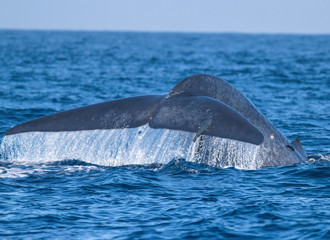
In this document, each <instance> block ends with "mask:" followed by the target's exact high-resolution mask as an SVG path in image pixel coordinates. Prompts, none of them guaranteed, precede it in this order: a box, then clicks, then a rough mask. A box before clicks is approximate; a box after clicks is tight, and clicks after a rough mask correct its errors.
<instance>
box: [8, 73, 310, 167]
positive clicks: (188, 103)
mask: <svg viewBox="0 0 330 240" xmlns="http://www.w3.org/2000/svg"><path fill="white" fill-rule="evenodd" d="M103 130H108V131H109V134H108V135H109V136H110V135H111V136H112V137H108V141H109V143H110V144H109V146H108V148H109V150H111V148H112V150H111V151H110V152H111V154H110V155H109V153H108V155H107V158H108V162H107V163H105V162H100V161H99V162H96V163H100V164H101V165H109V166H118V165H125V164H148V163H164V164H166V163H168V162H170V161H171V160H172V159H174V158H178V157H183V158H185V159H186V160H188V161H193V162H197V163H204V164H208V165H211V166H217V167H237V168H241V169H258V168H264V167H271V166H277V165H290V164H295V163H299V162H302V161H305V160H306V159H307V156H306V153H305V152H304V150H303V148H302V147H301V145H300V141H299V139H298V138H297V139H296V140H294V141H293V142H290V141H289V140H288V139H287V138H286V137H284V136H283V135H282V134H281V133H280V132H279V131H278V130H277V129H276V128H275V127H274V126H273V125H272V124H271V123H270V121H269V120H268V119H267V118H266V117H265V116H264V115H263V114H262V113H260V112H259V111H258V110H257V109H256V107H255V106H254V105H253V104H252V103H251V102H250V101H249V100H248V99H247V98H246V97H245V96H244V95H243V94H242V93H241V92H239V91H238V90H237V89H235V88H234V87H233V86H231V85H230V84H229V83H227V82H225V81H224V80H222V79H219V78H216V77H213V76H209V75H204V74H198V75H193V76H190V77H188V78H186V79H184V80H182V81H181V82H180V83H178V84H177V85H176V86H175V87H174V88H173V89H172V90H171V91H170V92H169V94H167V95H148V96H138V97H131V98H124V99H118V100H113V101H109V102H104V103H99V104H94V105H90V106H86V107H81V108H77V109H73V110H68V111H64V112H60V113H55V114H52V115H49V116H45V117H41V118H38V119H35V120H32V121H29V122H26V123H23V124H20V125H18V126H16V127H14V128H12V129H10V130H9V131H7V132H6V133H5V138H6V137H7V138H9V137H11V136H19V135H24V134H28V133H35V134H48V135H49V134H50V135H51V134H56V133H70V132H71V133H79V132H85V135H86V133H88V132H90V133H91V134H92V133H93V136H94V137H97V134H101V132H103ZM95 131H96V133H95ZM95 134H96V135H95ZM125 134H126V135H127V136H128V137H123V136H124V135H125ZM85 135H84V136H85ZM40 136H41V135H40ZM43 136H44V135H43ZM54 136H55V135H54ZM70 136H71V135H70V134H69V135H68V134H67V135H66V138H70ZM72 136H75V137H72ZM72 136H71V137H72V140H71V142H72V141H78V140H77V139H78V138H79V139H80V140H79V141H84V140H83V138H82V137H77V135H72ZM38 138H41V137H38ZM119 138H123V139H119ZM16 141H18V140H16ZM20 141H22V140H20ZM89 141H91V140H90V139H89ZM46 142H47V141H46V140H44V141H43V143H42V144H44V145H45V144H48V145H49V141H48V143H46ZM111 142H114V143H113V144H112V143H111ZM42 144H41V145H42ZM16 145H17V143H16ZM39 145H40V144H39ZM39 145H38V146H39ZM76 145H77V144H76ZM78 145H79V143H78ZM90 146H91V147H93V148H97V145H95V144H94V145H93V144H91V145H90ZM132 146H134V147H132ZM49 147H52V146H45V148H49ZM114 148H117V149H121V150H120V152H119V151H117V149H114ZM148 148H149V149H148ZM65 151H66V150H65V149H63V150H61V152H62V155H61V156H63V152H65ZM76 151H79V149H78V150H76ZM81 151H86V147H84V149H81ZM40 152H41V151H40ZM105 152H106V151H105ZM125 152H126V153H125ZM137 152H138V153H139V154H140V155H139V156H140V158H139V157H138V155H137ZM123 154H124V155H123ZM134 154H136V155H134ZM85 155H88V154H85ZM72 156H73V155H69V156H67V157H68V158H70V157H72ZM41 157H42V156H41ZM63 157H65V156H63ZM73 157H75V156H73ZM77 157H78V158H79V156H77ZM95 157H96V156H95ZM80 158H83V157H82V156H81V157H80ZM124 158H127V159H128V158H130V160H129V161H128V160H127V161H126V160H123V159H124ZM132 158H133V159H132ZM134 158H136V159H138V158H139V160H134ZM143 159H144V160H143ZM82 160H84V159H82ZM111 161H113V162H111Z"/></svg>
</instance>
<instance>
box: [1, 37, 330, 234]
mask: <svg viewBox="0 0 330 240" xmlns="http://www.w3.org/2000/svg"><path fill="white" fill-rule="evenodd" d="M196 73H205V74H210V75H214V76H217V77H221V78H223V79H225V80H227V81H228V82H230V83H231V84H232V85H234V86H235V87H236V88H238V89H239V90H240V91H241V92H243V93H244V94H245V95H246V96H247V97H248V98H249V99H250V100H251V101H252V102H253V103H254V104H255V105H256V106H257V108H258V109H259V110H260V111H261V112H262V113H264V114H265V115H266V116H267V117H268V118H269V119H270V120H271V121H272V123H273V124H274V125H275V126H276V127H277V128H278V129H279V130H280V131H281V132H282V133H283V134H284V135H285V136H286V137H288V138H289V139H291V140H293V139H294V138H295V137H297V136H299V137H300V139H301V142H302V145H303V147H304V149H305V151H306V153H307V154H308V155H309V160H308V162H306V163H301V164H297V165H293V166H278V167H272V168H266V169H260V170H253V171H246V170H238V169H234V168H226V169H221V168H213V167H210V166H206V165H199V164H194V163H191V162H187V161H185V159H173V161H171V162H170V163H169V164H167V165H165V166H164V165H140V166H125V167H104V166H99V165H93V164H88V163H86V162H82V161H79V159H69V160H68V159H62V160H59V162H56V163H47V162H45V163H42V162H41V163H38V164H33V163H31V164H29V163H26V164H15V163H12V162H10V161H8V160H7V159H5V158H4V157H3V156H4V153H0V154H1V155H0V238H1V239H64V238H68V239H330V144H329V143H330V111H329V110H330V35H262V34H259V35H253V34H197V33H191V34H188V33H185V34H183V33H135V32H60V31H9V30H8V31H4V30H2V31H0V138H3V135H4V133H5V132H6V131H7V130H8V129H10V128H11V127H13V126H15V125H17V124H19V123H22V122H25V121H28V120H31V119H34V118H37V117H41V116H44V115H48V114H51V113H55V112H58V111H63V110H67V109H72V108H75V107H80V106H84V105H89V104H93V103H99V102H103V101H108V100H111V99H117V98H122V97H130V96H136V95H145V94H166V93H167V92H169V91H170V89H171V88H172V87H173V86H174V85H175V84H177V83H178V82H179V81H181V80H182V79H184V78H186V77H188V76H190V75H192V74H196ZM54 144H56V143H54Z"/></svg>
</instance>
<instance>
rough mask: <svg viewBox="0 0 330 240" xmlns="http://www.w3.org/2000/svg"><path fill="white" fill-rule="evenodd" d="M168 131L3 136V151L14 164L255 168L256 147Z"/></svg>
mask: <svg viewBox="0 0 330 240" xmlns="http://www.w3.org/2000/svg"><path fill="white" fill-rule="evenodd" d="M194 136H195V134H194V133H190V132H184V131H176V130H169V129H152V128H150V127H149V126H148V125H144V126H142V127H138V128H126V129H110V130H86V131H72V132H28V133H20V134H15V135H9V136H5V137H4V138H3V141H2V144H1V151H2V154H3V155H4V157H5V159H6V160H7V161H10V162H13V163H19V164H22V163H27V164H43V163H46V162H47V163H48V162H54V161H61V160H66V159H77V160H82V161H84V162H87V163H92V164H97V165H101V166H122V165H131V164H144V165H147V164H152V163H159V164H166V163H168V162H169V161H171V160H172V159H174V158H184V159H185V160H186V161H194V162H199V163H205V164H208V165H211V166H218V167H236V168H239V169H256V168H258V162H257V161H256V154H257V151H258V147H257V146H256V145H253V144H249V143H244V142H239V141H236V140H230V139H223V138H217V137H212V136H201V137H199V138H198V139H197V141H196V142H193V138H194Z"/></svg>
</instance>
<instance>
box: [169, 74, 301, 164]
mask: <svg viewBox="0 0 330 240" xmlns="http://www.w3.org/2000/svg"><path fill="white" fill-rule="evenodd" d="M187 89H189V91H191V92H198V93H199V94H200V95H205V96H209V97H212V98H216V99H218V100H219V101H221V102H224V103H226V104H227V105H229V106H231V107H232V108H234V109H235V110H236V111H238V112H239V113H241V114H242V115H243V116H245V117H246V118H247V119H248V120H249V121H250V122H252V123H253V124H254V125H255V126H256V127H257V128H258V129H259V130H260V131H261V132H262V133H263V135H264V141H263V143H262V144H261V145H260V146H259V149H258V153H257V156H256V158H258V159H259V162H262V165H261V166H260V167H261V168H263V167H271V166H276V165H290V164H294V163H299V162H302V161H305V160H307V156H306V153H305V152H304V150H303V149H302V147H301V145H300V143H299V140H298V139H297V140H296V141H295V142H294V143H291V142H290V141H289V140H288V139H287V138H286V137H284V136H283V135H282V133H281V132H280V131H278V130H277V129H276V128H275V127H274V126H273V125H272V124H271V122H270V121H269V120H268V119H267V118H266V117H265V116H264V115H263V114H262V113H261V112H259V111H258V110H257V109H256V107H255V106H254V105H253V104H252V103H251V102H250V100H248V99H247V98H246V97H245V96H244V95H243V94H242V93H240V92H239V91H238V90H237V89H235V88H234V87H233V86H231V85H230V84H229V83H227V82H225V81H224V80H222V79H219V78H216V77H213V76H209V75H204V74H198V75H193V76H190V77H188V78H186V79H184V80H183V81H181V82H180V83H179V84H178V85H176V86H175V87H174V88H173V89H172V91H171V92H170V93H169V95H170V96H173V95H175V94H180V92H182V91H185V90H187Z"/></svg>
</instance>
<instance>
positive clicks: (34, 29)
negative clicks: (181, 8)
mask: <svg viewBox="0 0 330 240" xmlns="http://www.w3.org/2000/svg"><path fill="white" fill-rule="evenodd" d="M0 31H45V32H46V31H54V32H118V33H119V32H122V33H125V32H126V33H182V34H247V35H312V36H316V35H322V36H324V35H330V32H329V33H303V32H250V31H203V30H198V31H191V30H180V31H177V30H129V29H126V30H118V29H117V30H116V29H65V28H64V29H61V28H49V29H48V28H7V27H4V28H3V27H0Z"/></svg>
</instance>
